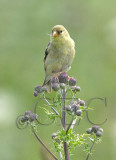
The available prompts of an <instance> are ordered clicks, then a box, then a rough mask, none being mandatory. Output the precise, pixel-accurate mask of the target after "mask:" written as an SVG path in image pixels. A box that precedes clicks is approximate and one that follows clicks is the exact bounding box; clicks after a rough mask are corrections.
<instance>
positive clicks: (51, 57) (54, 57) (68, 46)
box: [43, 25, 75, 92]
mask: <svg viewBox="0 0 116 160" xmlns="http://www.w3.org/2000/svg"><path fill="white" fill-rule="evenodd" d="M74 56H75V43H74V41H73V39H72V38H71V37H70V35H69V33H68V31H67V30H66V29H65V27H64V26H62V25H56V26H54V27H53V29H52V34H51V35H50V42H49V44H48V46H47V48H46V51H45V57H44V69H45V80H44V83H43V86H44V85H46V86H47V88H48V92H50V91H51V82H50V80H51V78H52V77H53V76H55V75H57V74H59V73H60V72H67V71H68V70H69V69H70V68H71V64H72V61H73V59H74Z"/></svg>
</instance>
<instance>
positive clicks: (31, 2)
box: [0, 0, 116, 160]
mask: <svg viewBox="0 0 116 160" xmlns="http://www.w3.org/2000/svg"><path fill="white" fill-rule="evenodd" d="M56 24H62V25H64V26H65V27H66V28H67V30H68V31H69V33H70V35H71V37H72V38H73V39H74V41H75V43H76V57H75V60H74V62H73V64H72V69H71V70H70V71H69V73H68V74H69V75H70V76H74V77H76V78H77V80H78V85H80V86H81V89H82V90H81V92H80V93H79V97H80V98H81V99H84V100H86V101H87V100H88V99H90V98H93V97H96V96H97V97H102V98H104V97H106V98H107V109H105V107H103V103H102V102H99V101H97V102H96V103H94V104H93V106H94V107H95V110H94V111H93V112H92V114H90V115H91V120H92V121H93V122H95V123H100V122H102V121H103V120H104V119H105V118H106V116H107V118H108V121H107V122H106V123H105V124H104V125H103V126H102V127H103V128H104V135H103V141H102V143H101V144H98V145H96V146H95V148H94V150H95V152H94V155H93V157H91V158H90V159H95V160H109V159H110V160H115V159H116V151H115V150H116V118H115V117H116V108H115V106H116V1H114V0H101V1H98V0H88V1H86V0H77V1H76V0H71V1H69V0H67V1H56V0H51V1H44V0H20V1H18V0H0V160H21V159H22V160H24V159H26V160H27V159H28V160H43V159H42V158H41V153H40V150H41V147H40V145H39V144H38V142H37V141H36V139H35V137H34V136H33V135H32V133H31V132H30V130H29V129H26V130H18V129H17V128H16V124H15V120H16V117H17V116H18V115H20V114H23V113H24V112H25V111H26V110H29V109H32V106H33V104H34V102H35V101H36V98H35V97H33V90H34V86H35V85H37V84H42V82H43V79H44V67H43V58H44V51H45V48H46V45H47V43H48V42H49V36H48V34H50V33H51V28H52V27H53V26H54V25H56ZM96 107H97V108H96ZM42 116H43V115H40V118H42ZM89 126H91V125H90V124H89V123H88V122H87V121H86V120H85V119H84V120H83V121H82V123H81V124H80V129H79V130H80V132H82V131H85V130H86V128H87V127H89ZM59 128H60V126H57V124H56V123H55V124H53V125H51V126H39V131H38V133H39V135H40V136H41V137H42V139H43V140H44V141H45V142H46V144H47V145H48V146H50V147H51V148H52V150H53V152H54V151H55V150H54V147H53V144H52V141H51V134H52V133H53V132H55V131H57V130H58V129H59ZM77 131H78V130H77ZM80 150H81V148H77V149H76V150H75V151H74V152H73V154H74V155H73V156H72V157H71V160H77V159H79V160H84V159H85V154H83V152H81V151H80Z"/></svg>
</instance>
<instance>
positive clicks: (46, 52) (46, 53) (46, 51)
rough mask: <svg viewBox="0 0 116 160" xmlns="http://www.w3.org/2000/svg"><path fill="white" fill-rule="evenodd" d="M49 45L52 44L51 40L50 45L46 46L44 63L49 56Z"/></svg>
mask: <svg viewBox="0 0 116 160" xmlns="http://www.w3.org/2000/svg"><path fill="white" fill-rule="evenodd" d="M49 46H50V42H49V43H48V45H47V48H46V50H45V56H44V63H45V61H46V58H47V56H48V54H49V53H48V48H49Z"/></svg>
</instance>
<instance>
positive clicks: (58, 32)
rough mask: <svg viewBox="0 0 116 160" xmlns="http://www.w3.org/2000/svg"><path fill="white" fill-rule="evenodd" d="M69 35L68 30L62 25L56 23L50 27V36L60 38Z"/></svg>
mask: <svg viewBox="0 0 116 160" xmlns="http://www.w3.org/2000/svg"><path fill="white" fill-rule="evenodd" d="M67 37H69V33H68V31H67V30H66V29H65V28H64V26H62V25H56V26H54V27H53V29H52V38H53V39H54V40H55V39H62V38H67Z"/></svg>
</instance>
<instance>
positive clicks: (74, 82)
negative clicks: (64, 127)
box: [69, 77, 77, 86]
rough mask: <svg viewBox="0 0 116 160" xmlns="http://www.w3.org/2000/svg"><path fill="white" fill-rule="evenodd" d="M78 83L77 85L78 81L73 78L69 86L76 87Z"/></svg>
mask: <svg viewBox="0 0 116 160" xmlns="http://www.w3.org/2000/svg"><path fill="white" fill-rule="evenodd" d="M76 83H77V80H76V79H75V78H74V77H71V78H70V79H69V85H70V86H75V84H76Z"/></svg>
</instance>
